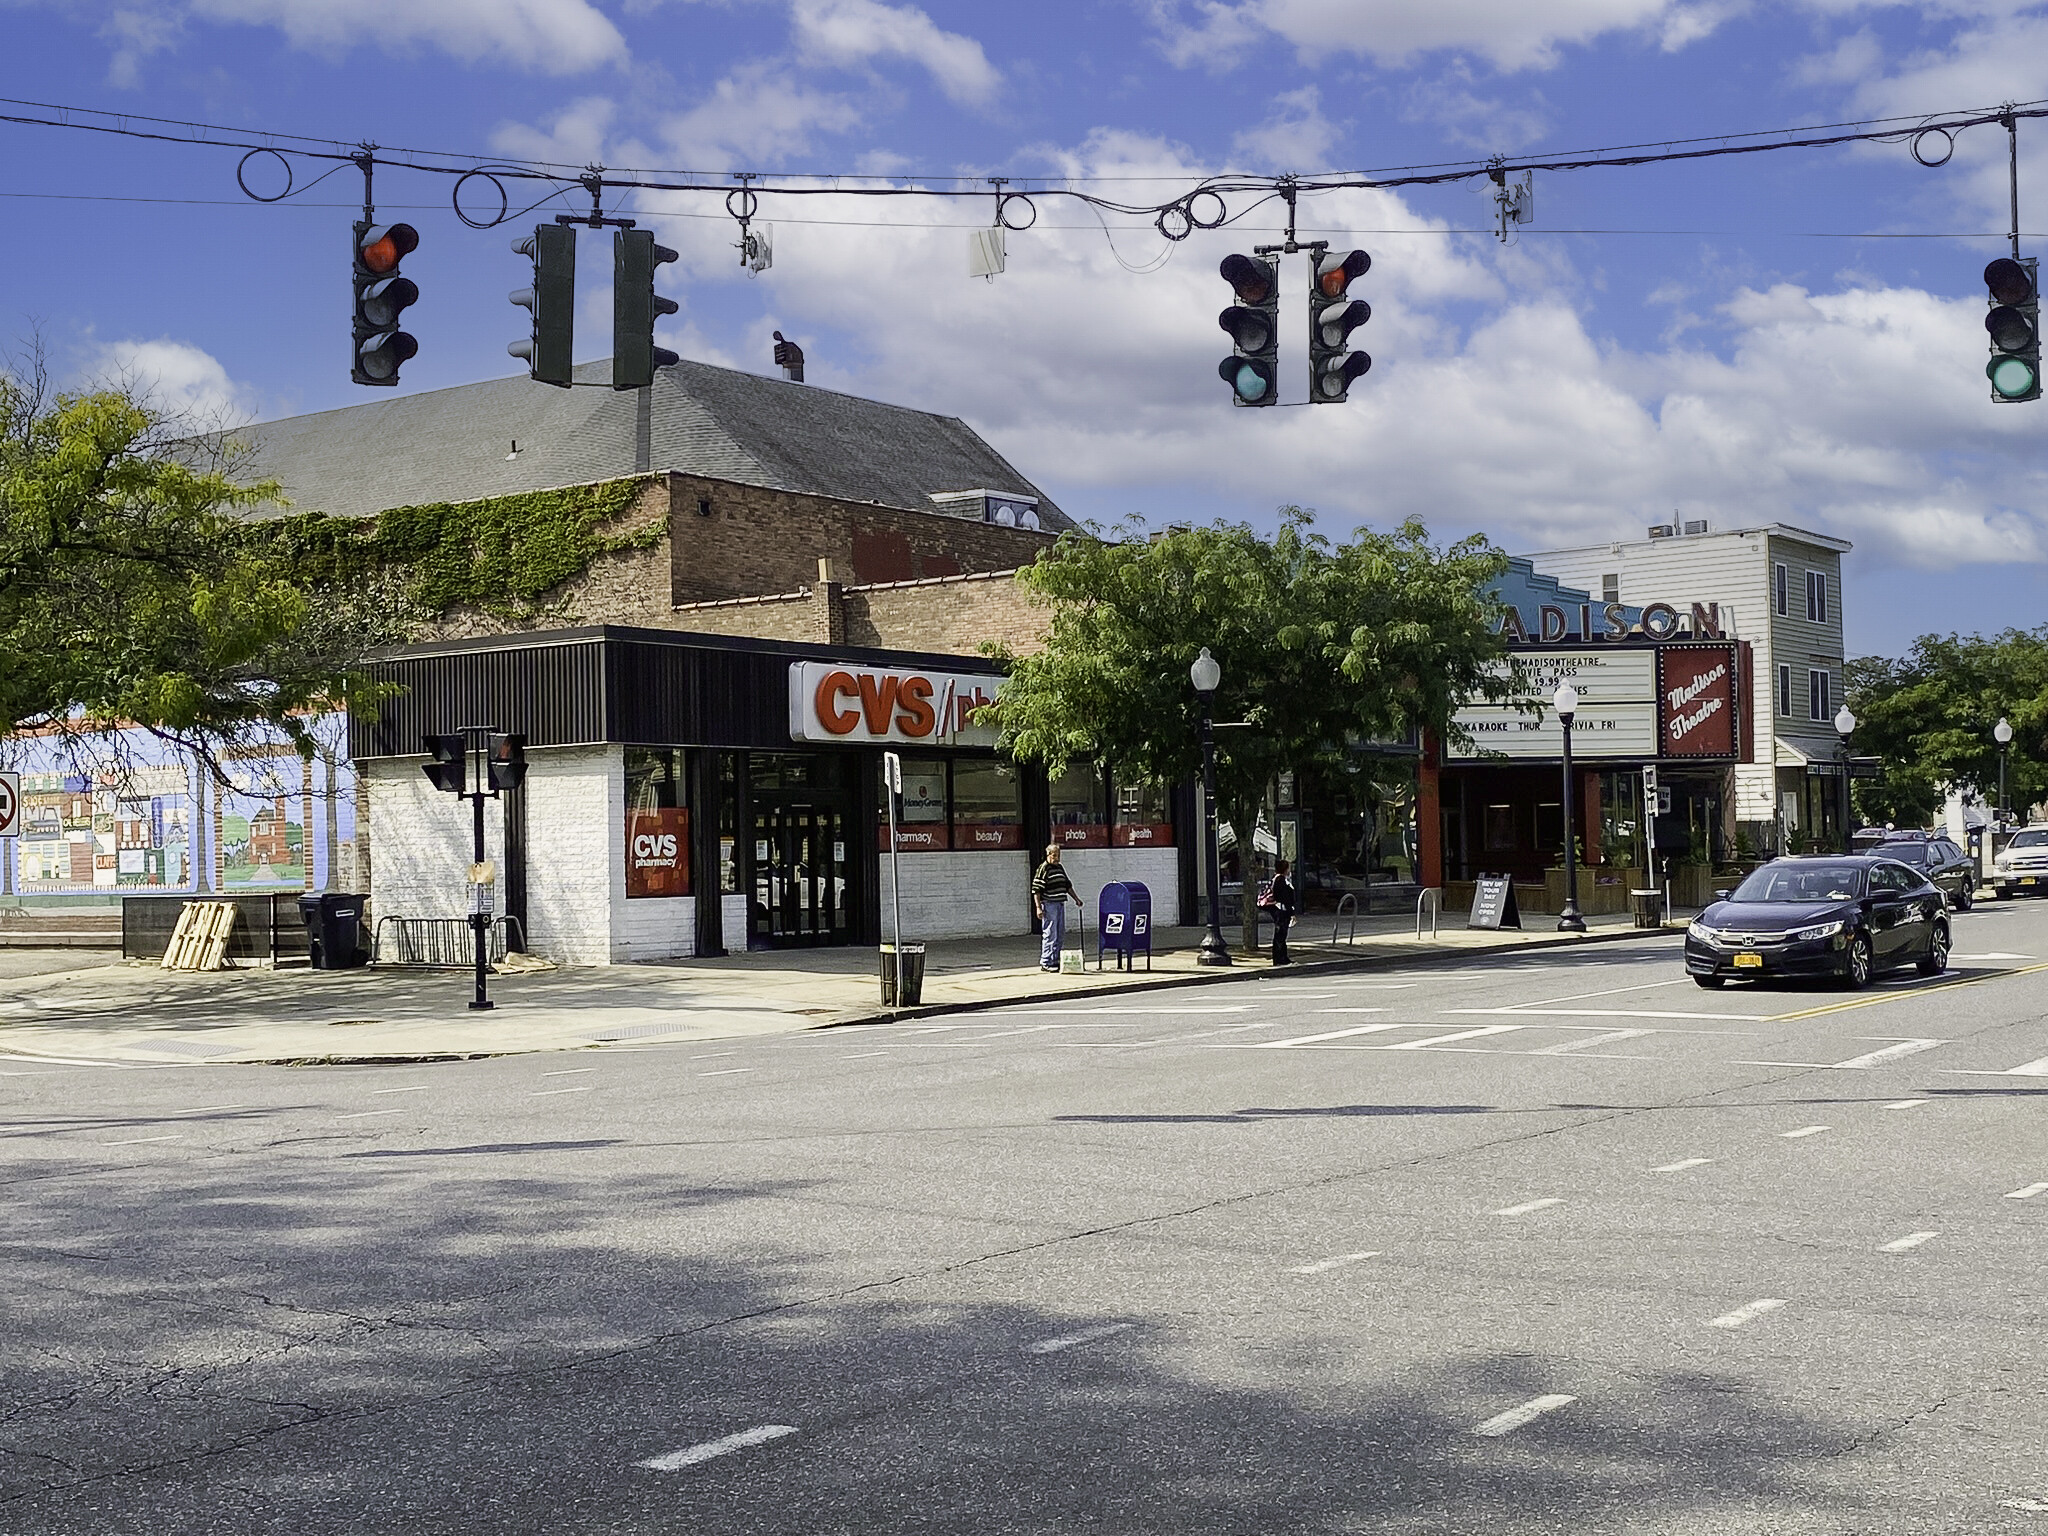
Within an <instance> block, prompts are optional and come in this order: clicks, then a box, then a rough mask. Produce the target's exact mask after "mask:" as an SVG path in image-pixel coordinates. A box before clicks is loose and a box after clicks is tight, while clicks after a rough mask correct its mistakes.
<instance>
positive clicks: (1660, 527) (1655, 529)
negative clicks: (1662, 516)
mask: <svg viewBox="0 0 2048 1536" xmlns="http://www.w3.org/2000/svg"><path fill="white" fill-rule="evenodd" d="M1677 532H1678V530H1677V529H1676V528H1674V527H1672V526H1671V524H1669V523H1652V524H1650V537H1651V538H1653V539H1668V538H1672V537H1673V536H1675V535H1676V534H1677Z"/></svg>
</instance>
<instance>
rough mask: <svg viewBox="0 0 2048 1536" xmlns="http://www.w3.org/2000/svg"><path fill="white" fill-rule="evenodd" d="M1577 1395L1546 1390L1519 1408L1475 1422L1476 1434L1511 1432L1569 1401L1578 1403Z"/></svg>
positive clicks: (1473, 1431)
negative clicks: (1483, 1421)
mask: <svg viewBox="0 0 2048 1536" xmlns="http://www.w3.org/2000/svg"><path fill="white" fill-rule="evenodd" d="M1577 1401H1578V1399H1577V1398H1576V1397H1572V1396H1569V1395H1568V1394H1566V1393H1563V1392H1546V1393H1544V1395H1543V1396H1541V1397H1532V1398H1530V1399H1529V1401H1527V1402H1526V1403H1524V1404H1522V1406H1521V1407H1519V1408H1510V1409H1509V1410H1508V1411H1507V1412H1506V1413H1496V1414H1495V1415H1494V1416H1493V1417H1492V1418H1490V1419H1488V1420H1487V1421H1486V1422H1485V1423H1483V1424H1474V1425H1473V1426H1472V1433H1473V1434H1475V1435H1487V1436H1499V1435H1505V1434H1510V1433H1512V1432H1513V1431H1515V1430H1518V1429H1520V1428H1521V1427H1522V1426H1523V1425H1524V1424H1527V1423H1528V1422H1529V1421H1530V1420H1531V1419H1540V1418H1541V1417H1543V1415H1544V1414H1546V1413H1549V1412H1551V1411H1553V1410H1554V1409H1558V1408H1562V1407H1564V1406H1565V1405H1566V1404H1567V1403H1576V1402H1577Z"/></svg>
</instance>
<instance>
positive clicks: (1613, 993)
mask: <svg viewBox="0 0 2048 1536" xmlns="http://www.w3.org/2000/svg"><path fill="white" fill-rule="evenodd" d="M1689 979H1690V978H1689V977H1685V976H1680V977H1678V978H1676V979H1675V980H1671V981H1645V982H1638V983H1637V984H1636V985H1634V986H1631V987H1606V988H1603V989H1602V990H1601V991H1598V992H1574V993H1572V994H1571V995H1570V996H1568V997H1540V998H1538V999H1537V1000H1536V1001H1535V1002H1533V1003H1531V1004H1530V1005H1529V1006H1530V1007H1531V1008H1547V1007H1549V1006H1550V1005H1551V1004H1552V1003H1583V1002H1584V1001H1586V999H1587V998H1589V997H1619V996H1620V995H1621V994H1622V993H1624V992H1653V991H1655V990H1656V989H1657V988H1659V987H1682V986H1684V985H1685V984H1686V982H1687V981H1688V980H1689Z"/></svg>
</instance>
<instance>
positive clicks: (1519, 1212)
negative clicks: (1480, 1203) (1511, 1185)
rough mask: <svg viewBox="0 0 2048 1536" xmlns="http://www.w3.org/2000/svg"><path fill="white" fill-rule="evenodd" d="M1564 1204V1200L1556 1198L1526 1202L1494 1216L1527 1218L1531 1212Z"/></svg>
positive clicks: (1497, 1212) (1498, 1212) (1496, 1212)
mask: <svg viewBox="0 0 2048 1536" xmlns="http://www.w3.org/2000/svg"><path fill="white" fill-rule="evenodd" d="M1563 1204H1564V1202H1563V1201H1562V1200H1559V1199H1555V1198H1552V1199H1549V1200H1525V1201H1523V1202H1522V1203H1521V1204H1520V1205H1511V1206H1509V1207H1508V1208H1507V1209H1506V1210H1501V1211H1495V1212H1494V1213H1493V1214H1494V1215H1496V1216H1526V1215H1528V1214H1529V1213H1530V1212H1531V1211H1540V1210H1543V1209H1544V1208H1545V1207H1547V1206H1552V1205H1563Z"/></svg>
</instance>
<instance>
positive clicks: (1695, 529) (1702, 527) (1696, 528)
mask: <svg viewBox="0 0 2048 1536" xmlns="http://www.w3.org/2000/svg"><path fill="white" fill-rule="evenodd" d="M1685 531H1686V532H1687V533H1688V534H1692V533H1705V532H1706V531H1707V520H1706V519H1705V518H1701V519H1699V521H1697V522H1689V523H1687V524H1686V525H1685Z"/></svg>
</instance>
